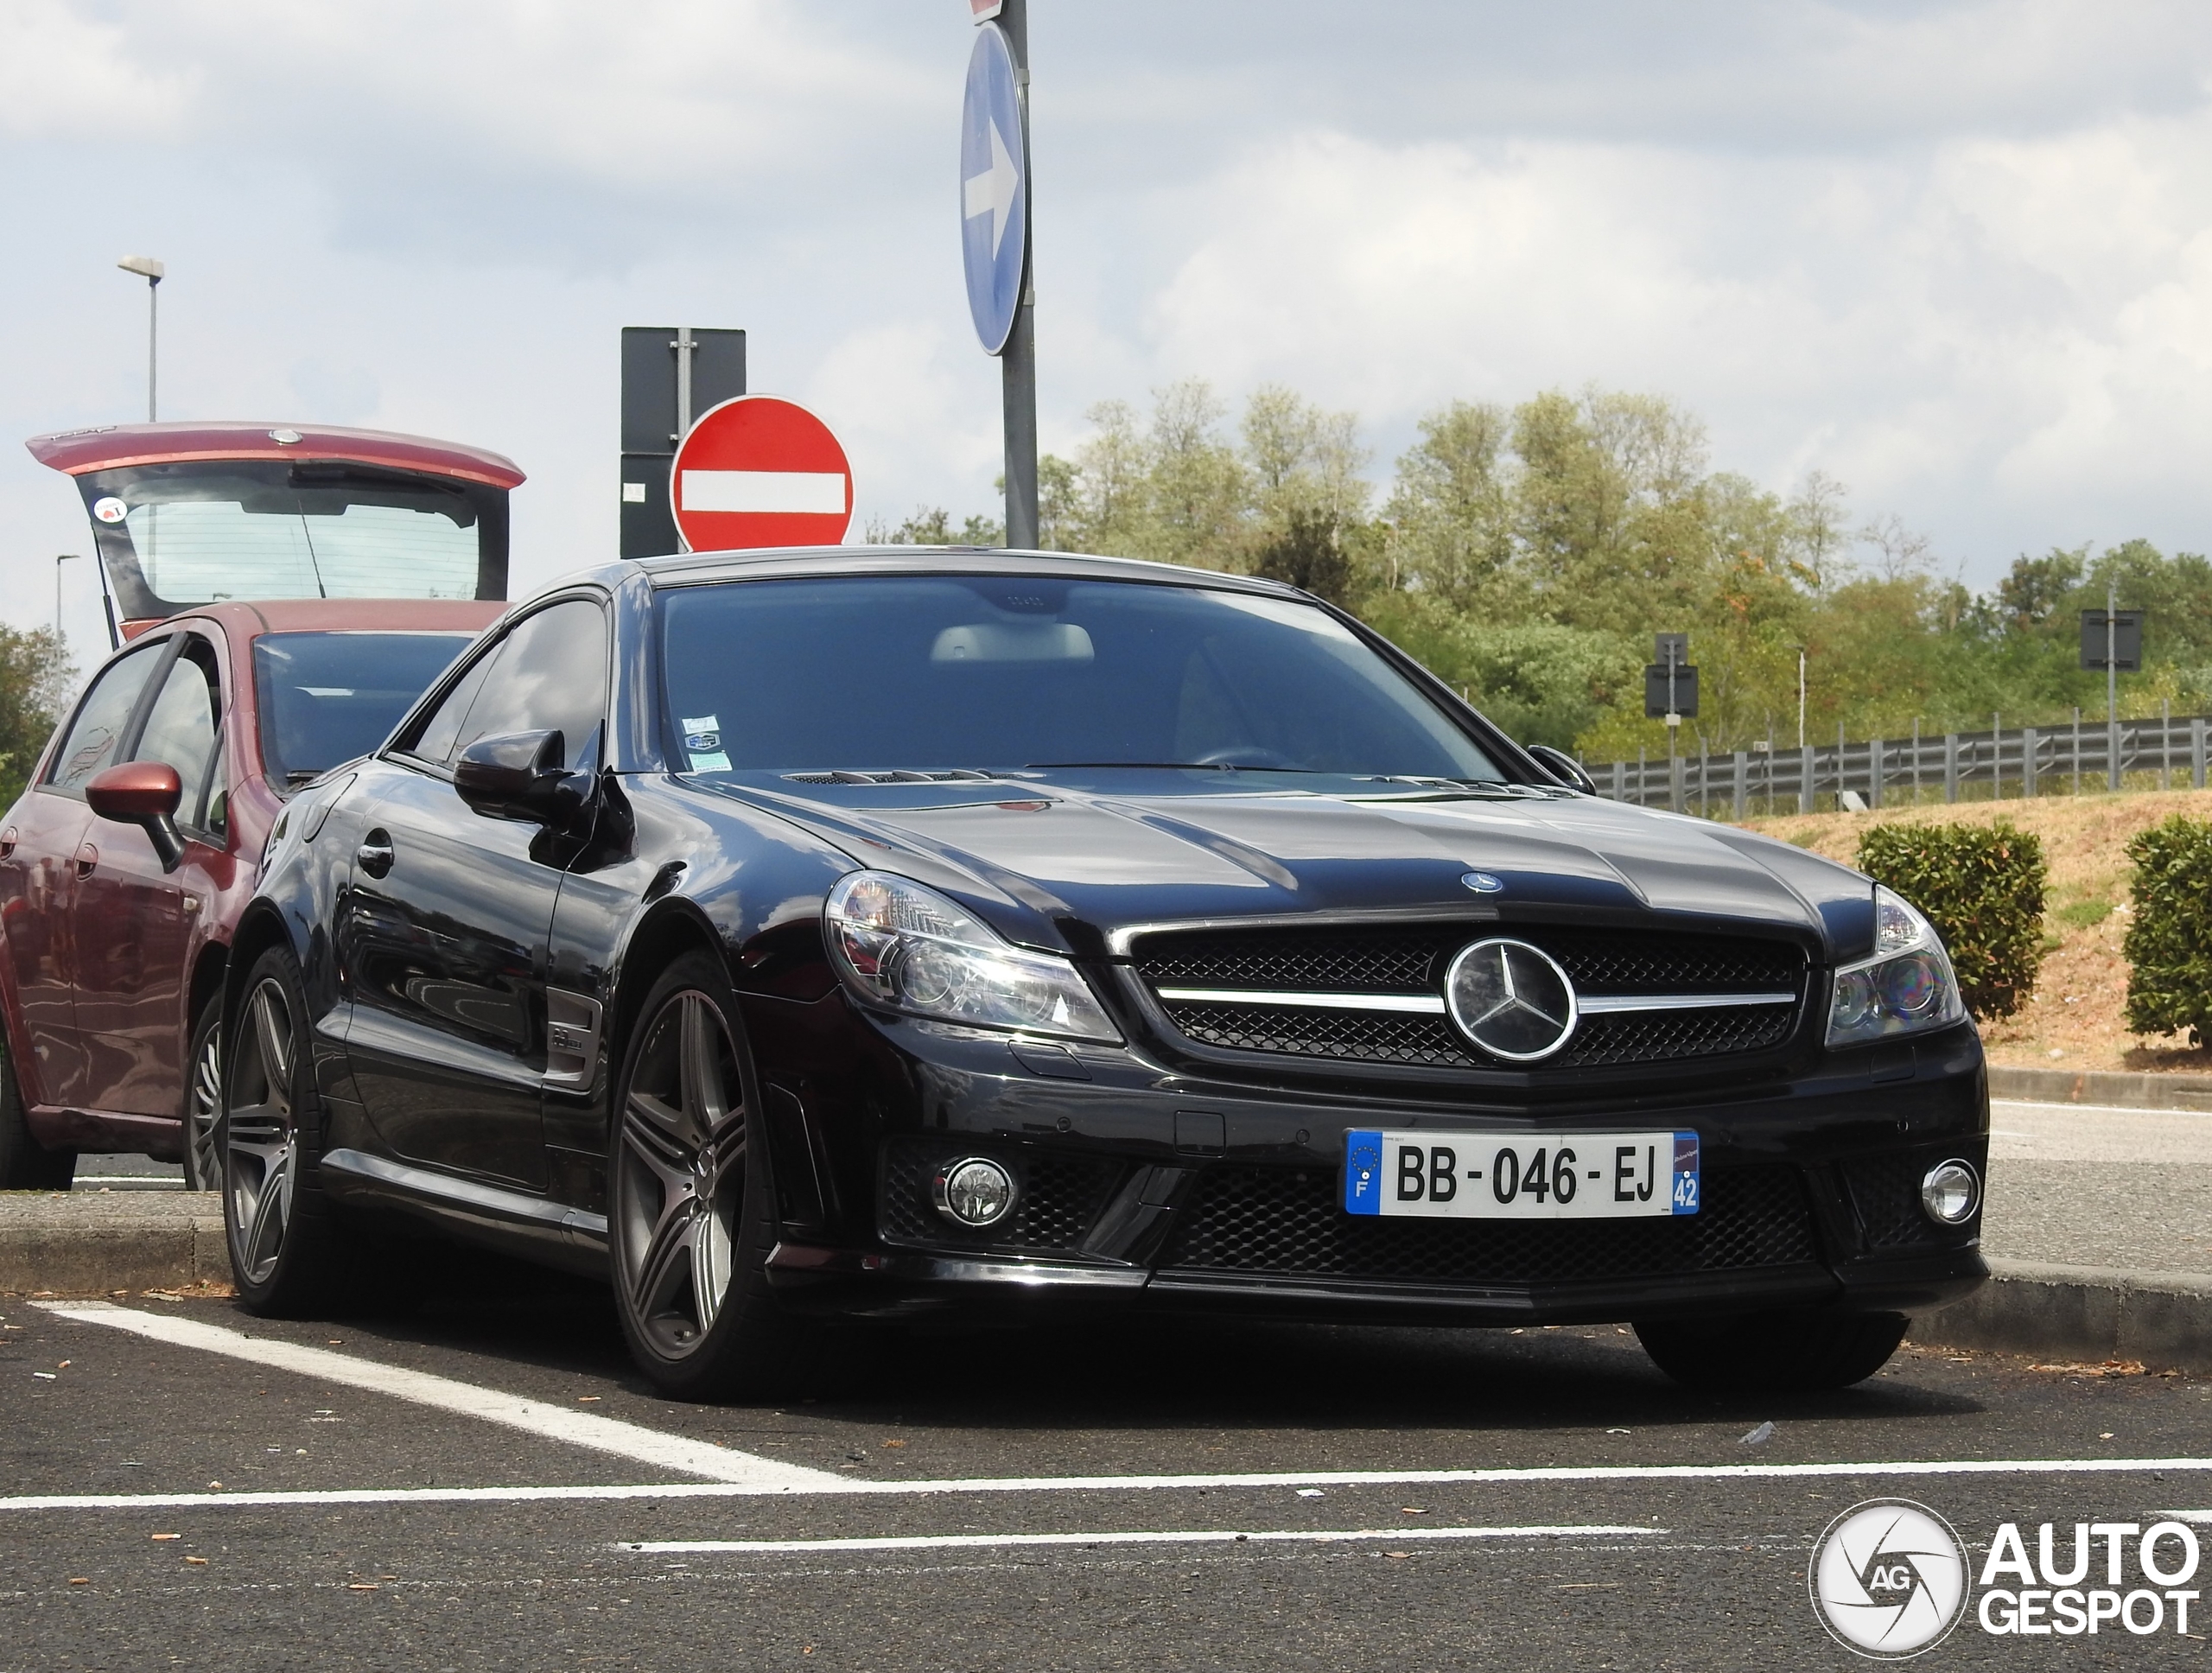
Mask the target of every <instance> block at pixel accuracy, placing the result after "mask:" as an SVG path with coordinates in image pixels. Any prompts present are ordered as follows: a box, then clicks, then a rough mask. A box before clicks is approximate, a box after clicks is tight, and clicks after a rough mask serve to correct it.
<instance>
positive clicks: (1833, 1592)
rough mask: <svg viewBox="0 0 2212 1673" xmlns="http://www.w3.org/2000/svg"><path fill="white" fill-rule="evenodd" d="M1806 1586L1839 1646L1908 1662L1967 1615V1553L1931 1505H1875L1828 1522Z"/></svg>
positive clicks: (1889, 1501) (1894, 1501)
mask: <svg viewBox="0 0 2212 1673" xmlns="http://www.w3.org/2000/svg"><path fill="white" fill-rule="evenodd" d="M1806 1583H1807V1585H1808V1587H1809V1589H1810V1590H1811V1592H1812V1595H1813V1613H1815V1614H1816V1615H1818V1616H1819V1617H1820V1619H1821V1625H1823V1626H1825V1627H1826V1628H1827V1630H1828V1632H1829V1635H1830V1636H1831V1637H1833V1638H1834V1639H1835V1640H1836V1642H1837V1643H1839V1644H1842V1645H1843V1646H1844V1648H1846V1649H1847V1650H1851V1651H1856V1652H1857V1653H1858V1654H1859V1655H1861V1656H1867V1657H1872V1658H1874V1659H1875V1660H1878V1661H1904V1660H1905V1659H1906V1658H1908V1657H1913V1656H1917V1655H1919V1654H1920V1653H1921V1652H1922V1651H1926V1650H1932V1649H1934V1648H1935V1647H1936V1645H1937V1644H1941V1643H1942V1641H1943V1640H1944V1638H1947V1637H1948V1636H1949V1634H1950V1631H1951V1629H1952V1628H1953V1627H1955V1626H1956V1625H1958V1624H1959V1620H1960V1618H1961V1616H1962V1615H1964V1614H1965V1613H1966V1606H1967V1559H1966V1552H1965V1549H1964V1548H1963V1547H1961V1545H1960V1543H1959V1536H1957V1535H1956V1534H1955V1533H1953V1532H1952V1531H1951V1524H1949V1523H1948V1522H1946V1521H1944V1520H1943V1518H1942V1517H1940V1516H1938V1515H1936V1512H1935V1511H1931V1510H1929V1508H1928V1507H1927V1506H1926V1505H1925V1504H1915V1503H1914V1502H1913V1501H1912V1500H1910V1499H1909V1498H1878V1499H1870V1500H1868V1501H1867V1502H1866V1504H1854V1505H1853V1506H1852V1507H1851V1508H1850V1509H1849V1510H1847V1511H1845V1512H1844V1513H1843V1514H1842V1515H1841V1516H1840V1517H1837V1518H1836V1519H1835V1520H1834V1522H1831V1523H1830V1524H1828V1526H1827V1532H1825V1533H1823V1534H1822V1535H1821V1537H1820V1539H1819V1540H1818V1542H1816V1543H1815V1545H1814V1547H1813V1560H1812V1562H1811V1564H1810V1565H1809V1567H1808V1570H1807V1574H1806Z"/></svg>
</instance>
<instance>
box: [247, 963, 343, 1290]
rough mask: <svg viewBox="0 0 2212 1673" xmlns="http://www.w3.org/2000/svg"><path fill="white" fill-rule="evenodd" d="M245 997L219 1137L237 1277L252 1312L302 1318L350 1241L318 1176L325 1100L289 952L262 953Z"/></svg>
mask: <svg viewBox="0 0 2212 1673" xmlns="http://www.w3.org/2000/svg"><path fill="white" fill-rule="evenodd" d="M238 991H239V993H240V995H241V996H243V1001H244V1002H243V1003H242V1004H241V1005H240V1006H239V1008H238V1019H237V1021H236V1022H235V1023H234V1024H233V1025H232V1027H231V1028H230V1029H229V1030H227V1033H228V1034H229V1039H228V1041H227V1046H228V1049H227V1050H226V1052H225V1053H224V1055H225V1058H226V1059H227V1068H226V1073H225V1075H224V1077H223V1102H222V1114H221V1116H220V1118H219V1122H218V1123H217V1128H216V1135H215V1143H216V1148H217V1149H218V1150H219V1153H220V1155H221V1161H222V1186H223V1226H224V1230H225V1231H226V1233H227V1234H228V1237H229V1242H230V1250H231V1272H232V1277H233V1279H234V1281H235V1282H236V1283H237V1285H238V1301H239V1302H240V1304H241V1305H243V1306H244V1307H245V1310H246V1311H247V1312H249V1313H257V1314H265V1315H270V1316H275V1317H297V1316H301V1315H303V1314H308V1313H311V1312H313V1311H314V1310H315V1308H317V1307H319V1306H321V1304H322V1302H323V1301H325V1300H326V1299H327V1295H328V1292H329V1289H330V1287H331V1282H332V1279H333V1277H334V1275H335V1274H336V1273H337V1272H338V1271H339V1270H340V1265H341V1262H342V1259H343V1256H344V1255H345V1253H346V1247H345V1245H346V1237H345V1233H344V1228H343V1227H341V1226H340V1225H339V1223H338V1221H337V1218H336V1216H335V1215H334V1213H333V1212H332V1210H331V1206H330V1203H329V1200H328V1199H327V1198H326V1197H325V1196H324V1195H323V1193H322V1187H321V1180H320V1177H319V1171H320V1168H321V1161H322V1129H323V1110H322V1100H321V1097H319V1096H318V1094H317V1092H316V1090H315V1062H314V1054H313V1046H312V1042H311V1039H310V1035H309V1033H308V1009H307V993H306V989H304V987H303V986H302V983H301V981H300V969H299V965H298V964H297V962H296V961H295V960H294V958H293V957H292V954H291V951H290V949H289V948H287V947H271V948H270V950H269V951H266V952H264V953H263V954H262V955H261V957H259V958H258V959H257V960H256V961H255V963H254V966H253V969H252V970H251V972H250V973H249V974H248V975H247V976H246V979H245V985H244V986H243V987H242V988H240V989H239V990H238Z"/></svg>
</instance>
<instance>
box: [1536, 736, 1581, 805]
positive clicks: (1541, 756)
mask: <svg viewBox="0 0 2212 1673" xmlns="http://www.w3.org/2000/svg"><path fill="white" fill-rule="evenodd" d="M1522 748H1524V749H1526V750H1527V751H1528V752H1529V754H1531V755H1534V756H1535V758H1536V764H1537V765H1538V766H1539V767H1542V768H1543V769H1544V770H1545V771H1546V772H1548V773H1550V774H1551V775H1552V777H1554V779H1558V780H1559V781H1560V783H1561V784H1567V785H1572V786H1574V788H1575V789H1577V790H1579V791H1580V792H1582V793H1583V794H1584V795H1586V796H1594V795H1596V794H1597V793H1598V781H1597V780H1596V779H1593V778H1592V777H1591V776H1590V775H1589V774H1588V773H1586V772H1584V771H1583V770H1582V763H1581V762H1580V761H1578V760H1575V759H1574V757H1573V756H1572V755H1570V754H1567V751H1565V750H1564V749H1554V748H1553V747H1551V746H1550V745H1549V744H1548V743H1530V744H1523V745H1522Z"/></svg>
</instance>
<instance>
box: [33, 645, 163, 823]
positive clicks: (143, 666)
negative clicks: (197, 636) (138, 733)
mask: <svg viewBox="0 0 2212 1673" xmlns="http://www.w3.org/2000/svg"><path fill="white" fill-rule="evenodd" d="M166 651H168V640H166V639H158V640H156V642H155V643H153V644H151V645H142V646H139V647H138V648H137V650H135V651H133V652H130V654H129V655H128V656H125V657H122V658H118V660H116V661H114V662H111V663H110V664H109V665H108V666H107V670H106V671H105V672H104V673H103V674H101V675H100V676H99V678H97V679H95V680H94V681H93V682H92V689H91V690H89V691H87V692H86V693H85V700H84V701H83V702H82V703H79V704H78V705H77V714H76V717H75V718H74V719H73V720H72V721H71V722H69V734H68V735H67V737H65V738H64V739H63V740H62V741H61V747H60V748H59V749H57V750H56V751H54V766H53V767H52V768H51V769H50V770H49V772H48V774H47V780H46V781H47V782H48V784H50V785H52V786H54V788H55V789H56V790H60V791H64V792H67V793H68V794H70V795H72V796H81V795H83V794H84V793H85V780H86V779H89V778H91V777H92V775H93V774H94V773H99V772H100V771H101V770H102V769H104V768H106V767H113V766H114V765H115V763H116V759H117V752H118V750H119V749H121V748H122V747H123V733H124V728H125V727H127V726H129V725H130V711H131V710H132V709H134V708H135V707H137V702H138V693H139V692H140V690H143V688H144V686H145V684H146V677H147V675H149V674H150V673H151V672H152V671H153V670H154V665H155V664H156V663H157V662H159V661H160V660H161V659H162V654H163V652H166Z"/></svg>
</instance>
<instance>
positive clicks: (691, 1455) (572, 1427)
mask: <svg viewBox="0 0 2212 1673" xmlns="http://www.w3.org/2000/svg"><path fill="white" fill-rule="evenodd" d="M36 1305H39V1306H41V1307H44V1308H45V1310H46V1311H47V1312H48V1313H51V1314H54V1315H55V1316H57V1317H59V1318H63V1319H73V1320H77V1321H78V1322H79V1324H86V1325H105V1326H108V1327H109V1328H110V1329H112V1330H124V1331H128V1332H130V1333H131V1334H132V1335H134V1336H143V1337H146V1338H148V1339H150V1340H153V1341H156V1342H163V1343H167V1344H168V1345H170V1346H173V1347H184V1348H197V1349H199V1350H200V1352H204V1353H219V1354H222V1355H224V1356H225V1357H226V1358H232V1359H243V1360H245V1361H247V1362H248V1363H249V1364H257V1365H268V1366H271V1367H274V1368H275V1369H277V1370H280V1371H291V1372H294V1373H296V1375H298V1376H302V1377H314V1378H315V1379H316V1380H318V1381H320V1382H324V1383H339V1384H344V1385H345V1386H346V1387H348V1388H355V1389H365V1390H369V1391H370V1392H371V1393H373V1394H385V1395H390V1396H393V1397H394V1398H395V1399H399V1400H408V1401H412V1402H413V1403H415V1404H416V1405H418V1406H434V1407H435V1408H437V1409H439V1410H441V1411H449V1412H458V1413H460V1414H461V1415H463V1416H465V1417H475V1418H481V1419H482V1420H483V1421H484V1422H487V1423H498V1424H501V1425H504V1426H505V1427H506V1428H511V1429H520V1430H523V1431H524V1433H526V1434H534V1435H538V1436H540V1437H542V1438H543V1439H545V1440H548V1441H563V1442H564V1443H566V1444H567V1445H569V1446H572V1447H589V1448H590V1449H591V1450H592V1451H594V1452H599V1453H611V1454H613V1455H614V1456H616V1457H618V1458H626V1459H627V1460H630V1462H632V1464H644V1465H647V1466H652V1467H653V1468H657V1469H663V1470H679V1471H681V1472H683V1473H684V1474H686V1475H695V1476H703V1477H705V1478H706V1479H708V1480H709V1481H716V1482H726V1483H728V1484H729V1485H731V1486H733V1487H735V1488H739V1489H741V1490H742V1491H744V1492H755V1493H788V1492H836V1491H842V1489H843V1488H844V1486H845V1485H846V1484H845V1483H844V1482H843V1481H842V1480H840V1479H838V1478H837V1477H836V1476H834V1475H831V1474H829V1473H828V1472H827V1471H824V1470H810V1469H804V1468H802V1467H801V1466H798V1465H795V1464H783V1463H779V1462H778V1461H777V1460H774V1459H772V1458H760V1457H758V1456H756V1455H754V1454H752V1453H741V1452H734V1451H732V1450H731V1449H730V1448H728V1447H717V1446H715V1444H714V1443H713V1442H711V1441H694V1440H690V1439H689V1438H687V1437H685V1436H682V1435H673V1434H662V1433H661V1432H660V1431H659V1430H658V1429H648V1428H643V1427H641V1426H640V1425H639V1424H635V1423H626V1422H622V1421H621V1420H620V1418H614V1417H601V1416H599V1415H595V1414H594V1413H591V1412H581V1411H576V1410H574V1409H571V1408H569V1407H567V1406H556V1405H552V1404H550V1403H547V1402H545V1401H543V1400H531V1399H528V1398H525V1397H524V1396H522V1395H518V1394H507V1393H504V1392H502V1391H500V1390H497V1389H486V1388H479V1387H477V1386H476V1385H475V1384H470V1383H460V1382H455V1381H454V1380H453V1379H452V1378H450V1377H434V1376H432V1375H431V1374H430V1373H429V1372H428V1371H408V1370H405V1369H404V1368H403V1367H401V1366H397V1365H385V1364H378V1363H377V1362H376V1361H374V1360H372V1359H359V1358H353V1357H352V1356H350V1355H347V1354H343V1353H332V1352H329V1351H328V1350H327V1349H324V1348H310V1347H302V1346H300V1345H297V1344H296V1343H292V1342H277V1341H271V1340H270V1339H267V1338H266V1337H255V1336H248V1335H246V1334H245V1333H244V1332H242V1331H235V1330H226V1329H224V1328H223V1327H222V1326H219V1325H210V1324H203V1323H201V1322H200V1320H197V1319H179V1318H175V1317H172V1316H169V1315H167V1314H158V1313H141V1312H138V1311H137V1310H135V1309H133V1308H130V1307H116V1306H114V1305H113V1304H111V1303H109V1302H105V1301H84V1302H73V1303H63V1302H54V1301H47V1302H40V1303H37V1304H36ZM217 1497H219V1498H231V1497H232V1495H227V1494H226V1495H217Z"/></svg>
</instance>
